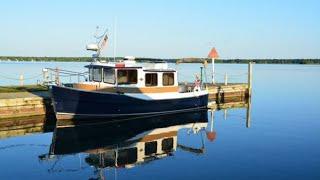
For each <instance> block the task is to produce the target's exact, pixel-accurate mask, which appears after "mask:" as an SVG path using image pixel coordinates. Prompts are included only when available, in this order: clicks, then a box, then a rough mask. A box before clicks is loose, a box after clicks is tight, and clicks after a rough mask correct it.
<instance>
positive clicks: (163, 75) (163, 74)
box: [162, 72, 175, 86]
mask: <svg viewBox="0 0 320 180" xmlns="http://www.w3.org/2000/svg"><path fill="white" fill-rule="evenodd" d="M166 74H172V75H173V82H172V84H166V85H165V84H164V77H165V75H166ZM174 74H175V73H174V72H164V73H162V86H174V83H175V79H174V76H175V75H174Z"/></svg>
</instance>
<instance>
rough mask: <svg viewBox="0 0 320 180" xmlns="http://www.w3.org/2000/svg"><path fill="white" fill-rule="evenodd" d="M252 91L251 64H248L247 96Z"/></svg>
mask: <svg viewBox="0 0 320 180" xmlns="http://www.w3.org/2000/svg"><path fill="white" fill-rule="evenodd" d="M251 91H252V63H251V62H249V64H248V95H249V97H250V96H251Z"/></svg>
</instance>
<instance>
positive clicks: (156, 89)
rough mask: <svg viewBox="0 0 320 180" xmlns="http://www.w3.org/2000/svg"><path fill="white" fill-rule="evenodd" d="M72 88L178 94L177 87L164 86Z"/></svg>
mask: <svg viewBox="0 0 320 180" xmlns="http://www.w3.org/2000/svg"><path fill="white" fill-rule="evenodd" d="M73 88H75V89H81V90H87V91H98V92H110V93H118V92H121V93H168V92H178V91H179V87H178V86H165V87H142V88H137V87H99V86H98V85H90V84H73Z"/></svg>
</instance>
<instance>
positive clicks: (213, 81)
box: [211, 58, 215, 84]
mask: <svg viewBox="0 0 320 180" xmlns="http://www.w3.org/2000/svg"><path fill="white" fill-rule="evenodd" d="M211 61H212V62H211V63H212V84H215V80H214V58H212V59H211Z"/></svg>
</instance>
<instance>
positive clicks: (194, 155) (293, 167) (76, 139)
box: [0, 62, 320, 179]
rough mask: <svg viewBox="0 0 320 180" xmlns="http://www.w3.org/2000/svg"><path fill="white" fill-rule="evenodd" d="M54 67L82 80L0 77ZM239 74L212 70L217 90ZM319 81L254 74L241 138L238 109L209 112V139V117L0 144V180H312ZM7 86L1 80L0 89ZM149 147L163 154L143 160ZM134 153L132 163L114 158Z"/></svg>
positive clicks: (307, 74)
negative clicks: (49, 72)
mask: <svg viewBox="0 0 320 180" xmlns="http://www.w3.org/2000/svg"><path fill="white" fill-rule="evenodd" d="M56 66H58V67H64V68H68V69H72V70H77V71H81V70H82V71H85V69H82V66H83V64H81V63H4V62H2V63H0V72H1V74H0V75H6V76H15V75H18V74H20V73H21V72H20V71H21V70H23V71H24V73H25V76H26V77H27V76H29V75H30V76H32V75H37V74H36V73H35V72H39V74H40V73H41V69H42V68H43V67H56ZM171 66H174V65H171ZM246 67H247V66H246V65H226V64H223V65H221V64H218V65H217V72H218V73H220V74H221V76H222V77H221V78H220V80H221V81H222V80H223V73H224V72H228V73H229V74H242V73H246ZM178 68H179V70H180V72H181V74H182V75H183V76H184V77H182V78H181V80H182V81H185V80H187V79H190V78H192V77H193V76H194V73H197V72H199V65H194V64H182V65H179V67H178ZM27 73H29V74H27ZM230 77H231V76H230ZM234 77H235V78H234V79H230V81H233V82H240V81H244V80H245V79H246V77H245V76H244V77H239V76H238V77H237V76H234ZM319 77H320V66H304V65H254V79H253V96H252V104H251V120H250V128H247V127H246V113H247V109H246V108H239V109H228V110H227V112H226V116H225V111H224V110H221V111H215V112H214V121H213V124H212V125H213V129H212V130H213V132H214V133H211V134H210V132H211V122H210V120H211V116H210V115H211V113H210V112H203V113H188V114H183V115H176V116H164V117H149V118H145V119H139V120H140V121H139V122H138V121H134V122H136V123H132V121H125V122H121V123H120V122H119V123H113V124H109V125H106V124H102V125H98V126H96V127H92V126H89V125H87V126H83V127H77V128H65V129H57V130H56V131H55V132H54V133H52V132H49V133H42V134H40V133H38V134H30V135H25V136H17V137H10V138H3V139H0V159H1V161H0V179H90V178H97V177H99V176H104V177H105V178H106V179H182V178H183V179H198V178H201V179H320V95H319V93H318V90H319V88H320V80H319ZM33 82H34V81H33ZM15 83H16V82H15V81H14V80H4V79H1V77H0V85H1V84H2V85H3V84H15ZM176 132H177V133H176ZM214 134H215V137H214V138H213V141H211V140H209V139H208V137H210V136H212V135H214ZM53 135H54V136H53ZM169 137H170V138H173V141H170V140H169V139H170V138H169ZM166 138H167V139H168V140H167V141H166V142H165V143H164V144H162V142H163V139H166ZM175 138H176V139H175ZM155 140H157V148H156V149H157V150H161V148H162V147H166V148H165V151H162V153H160V154H161V156H160V155H158V156H157V157H155V156H154V155H151V156H145V154H144V153H145V151H146V150H144V151H140V150H141V148H142V149H143V148H144V144H143V145H141V142H145V141H155ZM170 142H177V143H176V144H175V143H170ZM153 145H154V144H153ZM161 146H162V147H161ZM50 147H51V148H50ZM134 147H138V148H137V149H136V150H137V152H139V153H140V155H141V156H138V157H135V156H133V155H132V154H135V153H132V152H134V150H133V151H129V150H127V151H124V150H123V149H128V148H134ZM171 147H172V148H171ZM153 150H154V146H152V144H151V145H150V147H149V149H148V150H147V151H148V152H150V151H151V152H152V151H153ZM115 151H117V152H118V153H115ZM48 153H51V154H52V155H51V156H48ZM115 154H117V155H115ZM115 157H118V160H117V162H116V161H115V160H114V159H115ZM141 157H145V158H141ZM116 159H117V158H116ZM133 162H135V163H133ZM125 164H127V165H125ZM129 164H131V165H129ZM103 167H104V168H103Z"/></svg>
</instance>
